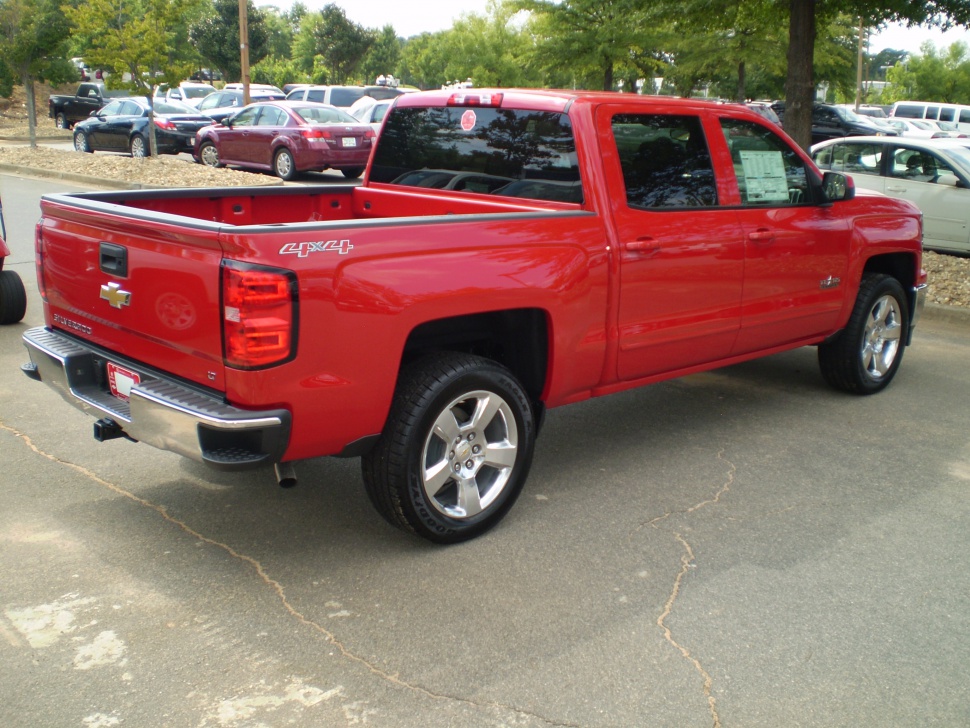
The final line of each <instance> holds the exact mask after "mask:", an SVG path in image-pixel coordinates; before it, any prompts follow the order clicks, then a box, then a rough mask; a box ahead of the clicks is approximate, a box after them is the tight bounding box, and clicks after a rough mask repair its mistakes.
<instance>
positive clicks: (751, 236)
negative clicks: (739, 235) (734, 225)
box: [748, 228, 775, 243]
mask: <svg viewBox="0 0 970 728" xmlns="http://www.w3.org/2000/svg"><path fill="white" fill-rule="evenodd" d="M774 239H775V231H774V230H766V229H764V228H762V229H760V230H754V231H752V232H750V233H748V240H750V241H751V242H752V243H770V242H773V241H774Z"/></svg>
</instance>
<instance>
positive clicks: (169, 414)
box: [21, 327, 290, 470]
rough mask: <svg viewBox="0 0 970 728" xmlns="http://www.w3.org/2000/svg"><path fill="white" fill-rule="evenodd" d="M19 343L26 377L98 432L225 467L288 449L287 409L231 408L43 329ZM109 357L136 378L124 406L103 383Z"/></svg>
mask: <svg viewBox="0 0 970 728" xmlns="http://www.w3.org/2000/svg"><path fill="white" fill-rule="evenodd" d="M23 341H24V345H25V346H26V347H27V351H28V353H29V354H30V363H28V364H25V365H24V366H23V367H21V368H22V370H23V371H24V373H25V374H27V375H28V376H29V377H30V378H31V379H36V380H38V381H41V382H44V383H45V384H47V385H48V386H50V387H52V388H53V389H54V390H55V391H57V393H58V394H60V395H61V396H62V397H63V398H64V399H65V400H66V401H67V402H68V403H69V404H71V405H72V406H74V407H76V408H77V409H79V410H81V411H82V412H87V413H88V414H90V415H92V416H94V417H97V418H99V421H98V424H99V425H100V427H99V428H96V432H98V431H102V430H104V423H105V421H106V420H107V421H110V423H111V424H113V425H117V426H118V428H120V432H121V433H123V434H124V436H126V437H128V438H130V439H133V440H138V441H139V442H144V443H145V444H148V445H151V446H152V447H156V448H159V449H160V450H168V451H171V452H175V453H178V454H179V455H183V456H185V457H188V458H191V459H193V460H197V461H199V462H203V463H206V464H208V465H212V466H214V467H217V468H220V469H227V470H238V469H243V468H250V467H256V466H259V465H263V464H269V463H276V462H279V461H280V460H281V458H282V456H283V453H284V452H285V450H286V446H287V443H288V441H289V433H290V413H289V412H288V411H287V410H283V409H272V410H263V411H251V410H243V409H239V408H237V407H232V406H230V405H227V404H226V403H225V402H223V401H222V400H221V399H220V398H219V397H218V396H217V395H215V394H211V393H208V392H205V391H203V390H201V389H196V388H193V387H191V386H188V385H186V384H184V383H182V382H180V381H178V380H176V379H174V378H167V377H165V376H163V375H159V374H158V373H156V372H152V371H149V370H146V369H145V368H143V367H139V366H138V365H137V364H133V363H131V362H130V361H128V360H126V359H125V358H124V357H118V356H115V355H114V354H109V353H108V352H103V351H100V350H98V349H96V348H94V347H91V346H89V345H86V344H84V343H83V342H80V341H78V340H76V339H74V338H71V337H69V336H66V335H65V334H62V333H59V332H56V331H50V330H49V329H47V328H45V327H37V328H33V329H29V330H28V331H26V332H25V333H24V335H23ZM109 359H110V360H111V361H113V362H115V363H118V364H122V365H123V366H125V367H127V368H130V369H131V370H132V371H134V372H137V373H138V375H139V376H140V377H141V382H139V383H138V384H135V385H133V386H132V388H131V392H130V394H129V399H128V401H125V400H123V399H121V398H119V397H116V396H114V395H113V394H112V393H111V392H110V391H109V390H108V388H107V386H106V384H105V375H104V367H105V364H106V362H107V361H108V360H109ZM109 429H113V428H109ZM119 434H120V433H119ZM102 439H103V438H102Z"/></svg>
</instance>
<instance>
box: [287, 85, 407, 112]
mask: <svg viewBox="0 0 970 728" xmlns="http://www.w3.org/2000/svg"><path fill="white" fill-rule="evenodd" d="M403 93H405V91H404V90H402V89H400V88H396V87H392V86H302V87H299V88H296V89H293V90H292V91H290V93H288V94H287V95H286V99H287V101H316V102H318V103H321V104H330V105H331V106H336V107H338V108H341V109H349V108H350V107H351V106H353V105H354V103H355V102H356V101H357V100H358V99H361V98H363V97H364V96H369V97H370V98H372V99H378V100H384V99H393V98H395V97H397V96H400V95H401V94H403Z"/></svg>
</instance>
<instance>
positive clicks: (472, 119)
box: [461, 109, 478, 131]
mask: <svg viewBox="0 0 970 728" xmlns="http://www.w3.org/2000/svg"><path fill="white" fill-rule="evenodd" d="M477 121H478V117H477V116H476V115H475V112H474V111H472V110H471V109H469V110H468V111H466V112H465V113H464V114H462V115H461V128H462V129H464V130H465V131H471V130H472V129H474V128H475V123H476V122H477Z"/></svg>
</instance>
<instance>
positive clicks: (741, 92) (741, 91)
mask: <svg viewBox="0 0 970 728" xmlns="http://www.w3.org/2000/svg"><path fill="white" fill-rule="evenodd" d="M744 74H745V67H744V61H740V62H739V63H738V95H737V102H738V103H739V104H743V103H744V100H745V99H746V98H747V94H746V92H745V79H744Z"/></svg>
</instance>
